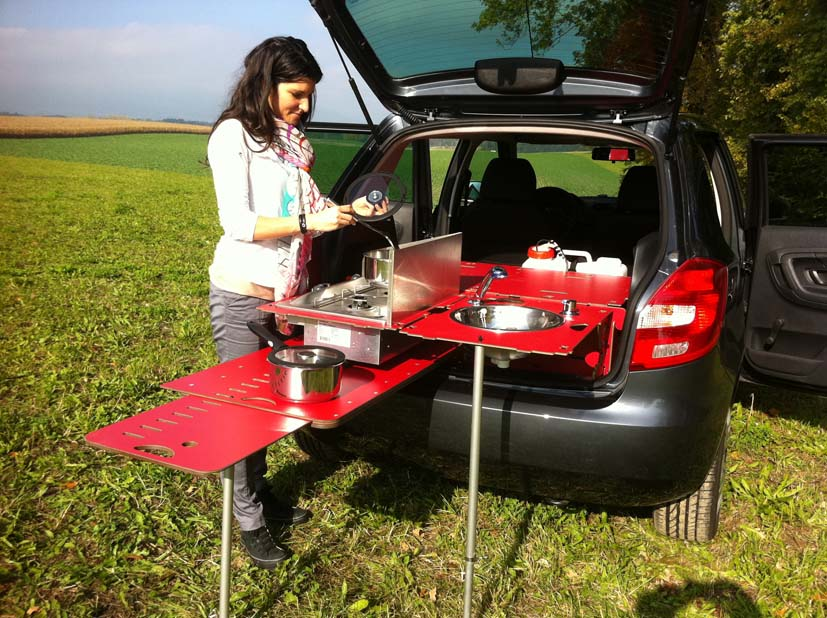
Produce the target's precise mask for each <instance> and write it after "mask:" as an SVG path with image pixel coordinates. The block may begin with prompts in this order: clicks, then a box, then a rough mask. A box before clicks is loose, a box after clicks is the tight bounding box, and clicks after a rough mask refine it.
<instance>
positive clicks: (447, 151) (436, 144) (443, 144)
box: [429, 139, 459, 209]
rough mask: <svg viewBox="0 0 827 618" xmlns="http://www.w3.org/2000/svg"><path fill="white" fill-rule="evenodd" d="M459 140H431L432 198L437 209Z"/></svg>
mask: <svg viewBox="0 0 827 618" xmlns="http://www.w3.org/2000/svg"><path fill="white" fill-rule="evenodd" d="M458 143H459V140H457V139H432V140H429V152H430V157H431V196H432V199H433V204H432V206H433V208H434V209H435V208H436V207H437V204H438V202H439V196H440V194H441V192H442V187H443V185H444V184H445V178H446V177H447V175H448V166H449V165H450V163H451V157H452V156H453V155H454V151H455V150H456V148H457V144H458Z"/></svg>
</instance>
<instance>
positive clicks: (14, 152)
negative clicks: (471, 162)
mask: <svg viewBox="0 0 827 618" xmlns="http://www.w3.org/2000/svg"><path fill="white" fill-rule="evenodd" d="M207 138H208V136H207V135H184V134H160V133H154V134H152V133H147V134H135V135H107V136H100V137H65V138H49V139H0V155H7V156H13V157H26V158H33V159H48V160H51V161H67V162H73V163H95V164H100V165H108V166H113V165H114V166H118V167H127V168H132V169H146V170H157V171H166V172H178V173H181V174H188V175H193V176H204V177H209V176H210V168H209V167H208V166H207V165H206V158H207ZM313 144H314V148H315V150H316V159H317V162H318V165H317V170H316V172H315V173H314V174H313V177H314V179H315V180H316V182H317V183H318V184H319V187H320V189H321V190H322V191H323V192H326V191H329V190H330V188H331V187H332V186H333V183H334V182H335V181H336V179H337V178H338V176H339V174H340V173H341V171H342V170H343V169H344V168H345V166H346V165H347V164H348V163H349V162H350V160H351V159H352V158H353V156H354V155H355V154H356V152H357V151H358V150H359V147H360V143H359V142H356V141H353V140H346V141H345V140H338V141H337V140H333V139H319V140H314V141H313Z"/></svg>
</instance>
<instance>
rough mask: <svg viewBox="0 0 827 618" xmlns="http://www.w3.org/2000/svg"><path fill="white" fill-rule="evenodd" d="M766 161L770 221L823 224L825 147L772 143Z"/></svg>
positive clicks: (826, 218)
mask: <svg viewBox="0 0 827 618" xmlns="http://www.w3.org/2000/svg"><path fill="white" fill-rule="evenodd" d="M766 165H767V191H768V193H767V198H768V202H769V217H770V220H769V222H770V224H771V225H789V226H805V227H823V226H825V225H827V190H825V188H824V179H825V178H827V148H825V147H823V146H802V145H786V144H776V145H772V146H770V147H768V148H767V153H766Z"/></svg>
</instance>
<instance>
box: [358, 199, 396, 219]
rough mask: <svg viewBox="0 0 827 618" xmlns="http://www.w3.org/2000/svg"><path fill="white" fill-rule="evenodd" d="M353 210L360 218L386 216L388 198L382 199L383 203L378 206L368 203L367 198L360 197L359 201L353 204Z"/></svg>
mask: <svg viewBox="0 0 827 618" xmlns="http://www.w3.org/2000/svg"><path fill="white" fill-rule="evenodd" d="M351 206H352V208H353V212H355V213H356V214H357V215H359V216H360V217H374V216H376V215H384V214H385V213H386V212H388V198H387V197H385V198H382V201H381V202H379V203H378V204H371V203H370V202H368V201H367V199H366V198H364V197H360V198H359V199H357V200H354V202H353V204H351Z"/></svg>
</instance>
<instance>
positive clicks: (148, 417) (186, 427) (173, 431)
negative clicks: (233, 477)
mask: <svg viewBox="0 0 827 618" xmlns="http://www.w3.org/2000/svg"><path fill="white" fill-rule="evenodd" d="M307 424H308V423H307V421H302V420H300V419H296V418H291V417H288V416H282V415H280V414H273V413H272V412H264V411H262V410H256V409H253V408H249V407H246V406H239V405H234V404H231V403H226V402H222V401H214V400H209V399H203V398H201V397H192V396H189V397H182V398H181V399H178V400H177V401H171V402H169V403H166V404H164V405H162V406H159V407H157V408H154V409H152V410H147V411H146V412H142V413H140V414H136V415H135V416H131V417H129V418H126V419H124V420H122V421H118V422H117V423H113V424H112V425H107V426H106V427H103V428H101V429H98V430H97V431H93V432H92V433H90V434H88V435H87V436H86V441H87V442H89V443H90V444H93V445H95V446H99V447H101V448H103V449H106V450H108V451H114V452H116V453H121V454H123V455H128V456H130V457H134V458H137V459H144V460H146V461H151V462H153V463H157V464H161V465H164V466H167V467H169V468H174V469H176V470H183V471H184V472H190V473H193V474H207V473H210V472H218V471H219V470H223V469H225V468H228V467H229V466H231V465H233V464H235V463H236V462H238V461H241V460H242V459H244V458H245V457H246V456H247V455H249V454H251V453H255V452H256V451H258V450H260V449H262V448H264V447H266V446H268V445H270V444H273V443H274V442H277V441H279V440H281V439H282V438H283V437H285V436H287V435H290V434H291V433H293V432H294V431H296V430H298V429H300V428H301V427H304V426H305V425H307Z"/></svg>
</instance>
